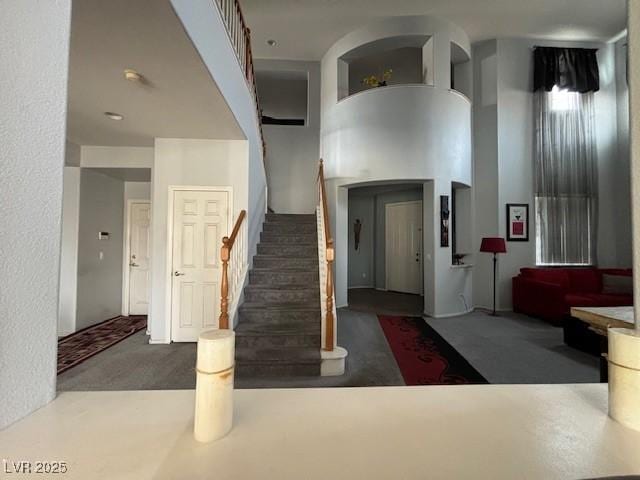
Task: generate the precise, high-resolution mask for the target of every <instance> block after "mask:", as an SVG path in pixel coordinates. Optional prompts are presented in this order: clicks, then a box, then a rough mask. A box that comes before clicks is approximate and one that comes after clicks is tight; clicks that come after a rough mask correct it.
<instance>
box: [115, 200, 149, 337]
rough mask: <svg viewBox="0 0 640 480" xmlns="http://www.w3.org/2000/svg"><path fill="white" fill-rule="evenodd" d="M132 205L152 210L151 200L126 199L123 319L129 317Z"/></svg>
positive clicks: (123, 256) (123, 247)
mask: <svg viewBox="0 0 640 480" xmlns="http://www.w3.org/2000/svg"><path fill="white" fill-rule="evenodd" d="M134 203H146V204H149V206H150V207H151V208H153V206H152V205H151V200H149V199H148V198H141V199H134V198H130V199H127V203H126V205H125V206H124V237H123V241H124V245H123V246H122V252H123V254H122V315H124V316H125V317H128V316H129V284H130V277H131V272H130V271H129V257H131V207H132V206H133V204H134ZM149 214H150V218H149V228H150V229H151V216H152V215H153V213H152V212H151V211H150V213H149ZM149 247H151V246H149ZM149 254H151V248H149ZM149 270H151V263H150V264H149ZM149 278H151V277H149ZM148 287H149V289H150V288H151V285H149V286H148ZM149 307H151V302H149ZM147 316H148V313H147ZM148 331H149V327H148V326H147V332H148Z"/></svg>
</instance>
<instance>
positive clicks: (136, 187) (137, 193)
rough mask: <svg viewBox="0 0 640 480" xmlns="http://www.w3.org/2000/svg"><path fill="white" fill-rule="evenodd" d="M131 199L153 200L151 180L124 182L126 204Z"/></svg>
mask: <svg viewBox="0 0 640 480" xmlns="http://www.w3.org/2000/svg"><path fill="white" fill-rule="evenodd" d="M129 200H151V182H124V204H125V206H126V205H127V202H128V201H129Z"/></svg>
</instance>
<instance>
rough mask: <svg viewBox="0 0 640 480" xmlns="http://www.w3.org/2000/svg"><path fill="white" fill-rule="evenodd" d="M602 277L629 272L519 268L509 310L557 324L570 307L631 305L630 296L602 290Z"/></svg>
mask: <svg viewBox="0 0 640 480" xmlns="http://www.w3.org/2000/svg"><path fill="white" fill-rule="evenodd" d="M603 274H607V275H622V276H631V270H630V269H611V268H609V269H600V268H521V269H520V275H518V276H517V277H513V310H514V311H515V312H520V313H524V314H527V315H531V316H533V317H539V318H542V319H544V320H547V321H549V322H552V323H555V324H560V323H562V320H563V318H564V317H565V315H568V314H569V310H570V308H571V307H614V306H624V305H633V295H627V294H613V293H605V292H603V291H602V275H603Z"/></svg>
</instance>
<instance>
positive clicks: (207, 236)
mask: <svg viewBox="0 0 640 480" xmlns="http://www.w3.org/2000/svg"><path fill="white" fill-rule="evenodd" d="M229 230H230V228H229V192H227V191H191V190H189V191H185V190H181V191H175V192H174V193H173V239H172V241H173V247H172V252H173V255H172V269H171V278H172V282H171V283H172V288H171V340H173V341H174V342H195V341H197V340H198V335H199V334H200V332H202V331H203V330H207V329H212V328H217V326H218V317H219V315H220V279H221V276H222V269H221V266H220V247H221V246H222V238H223V237H224V236H225V235H227V234H228V232H229Z"/></svg>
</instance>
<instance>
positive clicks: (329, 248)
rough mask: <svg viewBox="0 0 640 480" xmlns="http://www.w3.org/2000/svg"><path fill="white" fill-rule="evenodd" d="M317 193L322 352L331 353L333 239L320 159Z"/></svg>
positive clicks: (322, 165) (332, 341)
mask: <svg viewBox="0 0 640 480" xmlns="http://www.w3.org/2000/svg"><path fill="white" fill-rule="evenodd" d="M318 193H319V203H320V209H321V210H322V218H323V222H322V223H323V228H324V239H325V256H326V262H327V284H326V292H325V296H326V298H325V302H326V314H325V342H324V350H327V351H333V348H334V343H335V331H334V316H333V297H334V291H333V262H334V260H335V250H334V246H333V237H332V236H331V224H330V223H329V209H328V207H327V191H326V187H325V179H324V163H323V161H322V159H320V168H319V170H318Z"/></svg>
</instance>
